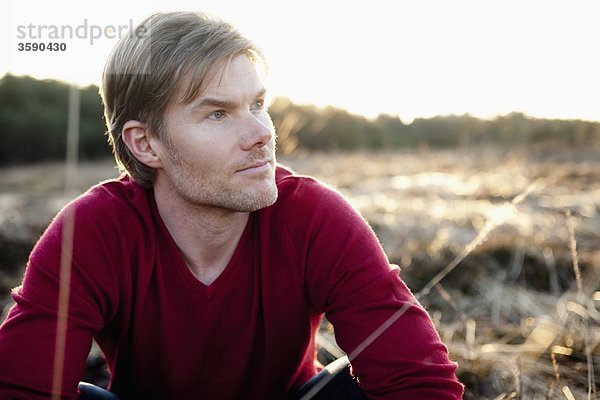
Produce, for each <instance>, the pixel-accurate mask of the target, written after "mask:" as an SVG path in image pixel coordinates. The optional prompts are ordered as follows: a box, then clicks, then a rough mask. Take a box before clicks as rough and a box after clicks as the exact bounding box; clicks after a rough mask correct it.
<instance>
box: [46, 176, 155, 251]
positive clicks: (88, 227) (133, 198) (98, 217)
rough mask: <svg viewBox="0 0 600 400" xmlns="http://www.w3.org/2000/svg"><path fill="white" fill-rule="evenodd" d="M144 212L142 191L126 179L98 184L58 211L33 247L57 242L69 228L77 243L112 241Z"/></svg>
mask: <svg viewBox="0 0 600 400" xmlns="http://www.w3.org/2000/svg"><path fill="white" fill-rule="evenodd" d="M148 212H149V206H148V200H147V194H146V192H145V190H144V189H143V188H142V187H141V186H140V185H138V184H137V183H135V182H134V181H133V180H132V179H130V178H129V177H127V176H123V177H121V178H118V179H113V180H108V181H105V182H101V183H99V184H98V185H95V186H93V187H92V188H90V189H89V190H87V191H86V192H85V193H83V194H81V195H80V196H78V197H77V198H75V199H74V200H72V201H71V202H69V203H68V204H67V205H66V206H65V207H64V208H63V209H62V210H60V211H59V212H58V214H57V215H56V216H55V217H54V219H53V220H52V222H51V223H50V225H49V226H48V228H47V229H46V231H45V233H44V234H43V236H42V237H41V238H40V241H39V242H38V246H37V247H38V250H39V247H40V245H51V244H53V243H54V242H60V241H61V240H62V236H63V235H64V232H63V231H64V230H65V229H66V227H69V229H73V234H74V235H75V240H76V241H77V242H89V244H90V245H92V244H93V243H98V244H100V241H102V244H107V243H110V242H115V241H117V240H119V235H120V234H121V233H122V232H124V231H125V230H124V227H127V229H128V230H129V229H130V227H132V225H133V226H135V225H136V224H135V223H132V222H134V221H135V220H136V219H138V220H140V218H139V216H141V215H143V214H147V213H148ZM141 219H143V218H141ZM44 247H46V246H44Z"/></svg>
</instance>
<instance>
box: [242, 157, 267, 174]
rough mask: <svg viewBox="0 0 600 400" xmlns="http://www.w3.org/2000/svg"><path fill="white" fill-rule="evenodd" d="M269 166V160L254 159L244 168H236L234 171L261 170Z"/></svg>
mask: <svg viewBox="0 0 600 400" xmlns="http://www.w3.org/2000/svg"><path fill="white" fill-rule="evenodd" d="M270 168H271V160H261V161H255V162H253V163H252V164H250V165H247V166H245V167H244V168H241V169H238V170H237V171H236V172H262V171H265V170H267V169H270Z"/></svg>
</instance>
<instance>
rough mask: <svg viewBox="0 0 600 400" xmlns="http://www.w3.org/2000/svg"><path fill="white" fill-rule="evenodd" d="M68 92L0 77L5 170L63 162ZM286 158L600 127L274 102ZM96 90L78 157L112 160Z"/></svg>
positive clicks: (564, 139)
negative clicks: (403, 115) (406, 118)
mask: <svg viewBox="0 0 600 400" xmlns="http://www.w3.org/2000/svg"><path fill="white" fill-rule="evenodd" d="M68 92H69V88H68V85H67V84H66V83H63V82H58V81H52V80H37V79H34V78H31V77H18V76H13V75H10V74H7V75H5V76H4V77H3V78H2V79H0V164H9V163H28V162H35V161H40V160H54V159H64V157H65V147H66V130H67V109H68V97H69V95H68ZM269 111H270V114H271V116H272V118H273V121H274V123H275V126H276V127H277V133H278V147H279V149H280V151H282V152H283V153H293V152H295V151H297V150H299V149H305V150H357V149H390V148H398V147H416V146H428V147H453V146H470V145H479V144H486V143H501V144H502V143H504V144H532V143H542V142H543V143H548V142H550V143H555V144H560V145H575V144H577V145H581V144H584V145H597V144H600V123H597V122H586V121H580V120H548V119H534V118H529V117H527V116H525V115H524V114H521V113H512V114H509V115H505V116H500V117H497V118H496V119H493V120H483V119H478V118H475V117H472V116H470V115H461V116H455V115H451V116H439V117H433V118H426V119H425V118H419V119H415V120H414V121H413V122H412V123H411V124H404V123H403V122H402V121H401V120H400V119H399V118H398V117H395V116H390V115H380V116H379V117H377V118H376V119H374V120H370V119H367V118H364V117H361V116H357V115H353V114H350V113H348V112H346V111H344V110H341V109H337V108H334V107H327V108H317V107H314V106H305V105H297V104H294V103H292V102H291V101H289V100H288V99H285V98H277V99H275V100H274V101H273V103H272V104H271V106H270V108H269ZM105 130H106V128H105V125H104V120H103V108H102V101H101V99H100V96H99V94H98V87H97V86H93V85H91V86H88V87H85V88H82V89H81V115H80V139H79V157H80V158H82V159H93V158H104V157H109V156H110V148H109V146H108V145H107V140H106V136H105V135H104V134H103V133H104V132H105Z"/></svg>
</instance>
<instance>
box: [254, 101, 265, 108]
mask: <svg viewBox="0 0 600 400" xmlns="http://www.w3.org/2000/svg"><path fill="white" fill-rule="evenodd" d="M264 108H265V101H264V100H263V99H260V100H256V101H255V102H254V103H252V107H251V109H252V110H262V109H264Z"/></svg>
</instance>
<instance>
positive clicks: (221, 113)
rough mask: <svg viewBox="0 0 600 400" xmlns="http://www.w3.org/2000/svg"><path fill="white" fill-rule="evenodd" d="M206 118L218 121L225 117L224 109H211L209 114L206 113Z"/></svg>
mask: <svg viewBox="0 0 600 400" xmlns="http://www.w3.org/2000/svg"><path fill="white" fill-rule="evenodd" d="M207 118H208V119H210V120H213V121H220V120H222V119H223V118H225V111H222V110H217V111H213V112H211V113H210V114H208V117H207Z"/></svg>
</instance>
